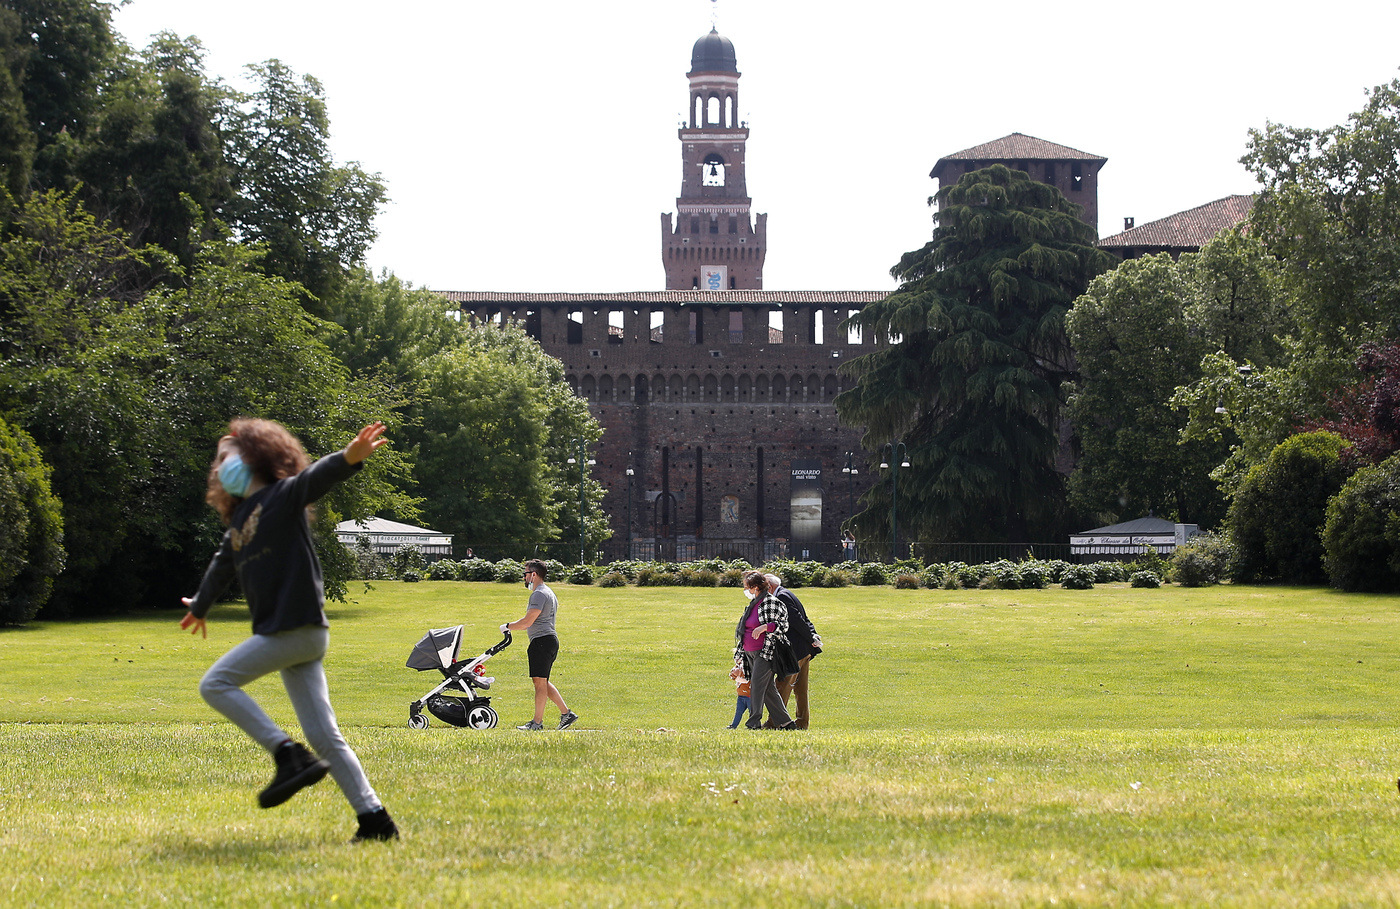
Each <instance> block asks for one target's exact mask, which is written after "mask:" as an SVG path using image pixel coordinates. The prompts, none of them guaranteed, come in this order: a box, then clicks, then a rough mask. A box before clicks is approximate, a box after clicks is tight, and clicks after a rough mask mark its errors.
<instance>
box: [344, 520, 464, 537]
mask: <svg viewBox="0 0 1400 909" xmlns="http://www.w3.org/2000/svg"><path fill="white" fill-rule="evenodd" d="M335 529H336V532H337V533H404V534H408V533H418V534H433V535H436V536H443V535H444V534H443V533H442V531H440V530H429V529H428V528H426V527H415V526H413V525H412V524H401V523H399V522H398V521H390V520H389V519H387V518H375V517H369V518H365V519H364V520H363V521H341V522H340V523H339V524H337V525H335Z"/></svg>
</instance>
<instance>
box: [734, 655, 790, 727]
mask: <svg viewBox="0 0 1400 909" xmlns="http://www.w3.org/2000/svg"><path fill="white" fill-rule="evenodd" d="M749 699H750V704H751V706H750V708H749V721H748V722H747V723H745V724H744V725H745V726H747V727H749V728H750V729H757V728H759V727H760V726H762V725H763V708H764V707H767V708H768V719H770V720H772V721H773V725H774V726H786V725H787V724H788V723H791V722H792V717H791V716H789V715H788V712H787V708H786V707H784V706H783V698H782V695H780V694H778V685H777V680H776V679H775V678H773V664H772V663H770V662H768V661H767V660H765V659H764V658H763V657H761V656H759V655H758V654H756V653H755V654H753V656H752V657H751V658H750V660H749Z"/></svg>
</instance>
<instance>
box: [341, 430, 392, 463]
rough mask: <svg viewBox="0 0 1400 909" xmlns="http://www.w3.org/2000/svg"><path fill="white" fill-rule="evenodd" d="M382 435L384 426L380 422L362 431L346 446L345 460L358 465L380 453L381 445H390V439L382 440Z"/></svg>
mask: <svg viewBox="0 0 1400 909" xmlns="http://www.w3.org/2000/svg"><path fill="white" fill-rule="evenodd" d="M382 435H384V424H383V423H381V422H379V421H378V420H376V421H375V422H373V423H371V424H369V425H368V426H366V427H365V428H364V429H361V430H360V431H359V433H357V434H356V435H355V439H354V441H352V442H351V443H350V444H349V445H346V446H345V460H346V461H348V462H349V463H351V464H358V463H360V462H361V461H363V460H364V459H365V458H367V457H369V456H370V455H372V454H374V453H375V452H376V451H378V450H379V447H380V446H381V445H387V444H389V440H388V439H384V438H380V437H381V436H382Z"/></svg>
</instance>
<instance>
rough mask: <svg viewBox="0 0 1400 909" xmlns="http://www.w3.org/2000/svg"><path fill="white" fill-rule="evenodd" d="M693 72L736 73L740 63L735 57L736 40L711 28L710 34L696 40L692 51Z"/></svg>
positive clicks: (691, 66)
mask: <svg viewBox="0 0 1400 909" xmlns="http://www.w3.org/2000/svg"><path fill="white" fill-rule="evenodd" d="M690 71H691V72H692V73H735V74H736V75H737V74H738V72H739V64H738V63H737V62H736V61H735V59H734V42H732V41H730V40H729V39H728V38H726V37H724V36H723V35H721V34H720V33H719V32H718V31H716V30H715V29H713V28H711V29H710V33H709V34H708V35H705V36H703V37H702V38H701V39H700V40H699V41H696V42H695V47H694V48H692V49H691V51H690Z"/></svg>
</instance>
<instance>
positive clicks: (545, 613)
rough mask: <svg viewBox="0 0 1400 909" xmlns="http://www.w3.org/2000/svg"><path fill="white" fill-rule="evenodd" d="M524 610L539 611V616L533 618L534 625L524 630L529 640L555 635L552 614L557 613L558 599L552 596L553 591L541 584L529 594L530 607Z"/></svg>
mask: <svg viewBox="0 0 1400 909" xmlns="http://www.w3.org/2000/svg"><path fill="white" fill-rule="evenodd" d="M526 608H527V609H538V610H539V611H540V614H539V615H537V616H535V621H534V623H533V624H532V625H530V627H529V628H526V629H525V632H526V634H528V635H529V636H530V640H532V641H533V640H534V639H535V638H542V637H544V636H545V635H547V634H554V633H555V632H554V614H555V613H556V612H558V611H559V598H558V597H556V596H555V595H554V591H552V590H550V589H549V587H548V585H545V584H541V585H540V586H539V587H538V588H536V590H535V592H534V593H532V594H530V605H529V606H528V607H526ZM556 636H557V635H556Z"/></svg>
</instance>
